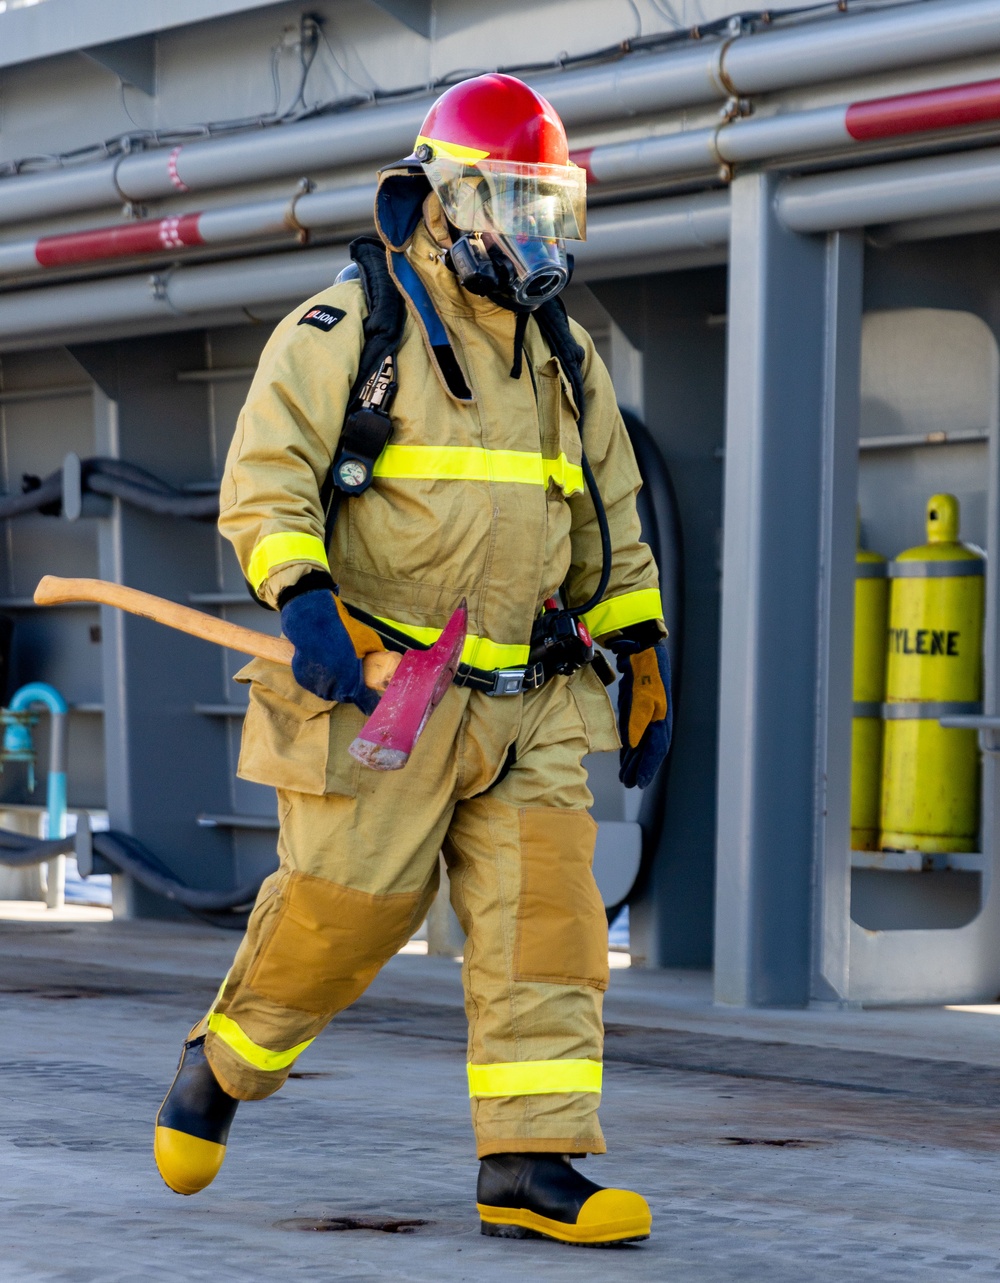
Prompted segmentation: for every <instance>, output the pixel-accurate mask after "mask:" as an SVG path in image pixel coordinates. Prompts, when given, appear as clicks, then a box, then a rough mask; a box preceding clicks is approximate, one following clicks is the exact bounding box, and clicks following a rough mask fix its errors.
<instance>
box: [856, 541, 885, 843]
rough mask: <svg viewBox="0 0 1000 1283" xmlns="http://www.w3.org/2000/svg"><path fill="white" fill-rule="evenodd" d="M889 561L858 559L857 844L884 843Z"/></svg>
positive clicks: (866, 555)
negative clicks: (882, 812) (881, 806)
mask: <svg viewBox="0 0 1000 1283" xmlns="http://www.w3.org/2000/svg"><path fill="white" fill-rule="evenodd" d="M887 572H888V564H887V562H886V559H885V558H884V557H882V556H880V555H879V553H877V552H869V551H868V550H867V549H865V548H861V547H859V548H858V550H857V553H856V554H855V558H854V720H853V721H852V723H851V848H852V850H855V851H874V850H875V849H876V848H877V847H878V808H879V791H880V788H881V783H882V701H883V700H884V699H885V627H886V616H887V614H888V609H889V580H888V578H887Z"/></svg>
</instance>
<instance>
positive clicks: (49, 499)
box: [0, 470, 62, 520]
mask: <svg viewBox="0 0 1000 1283" xmlns="http://www.w3.org/2000/svg"><path fill="white" fill-rule="evenodd" d="M50 503H56V504H61V503H62V471H61V470H60V471H59V472H54V473H53V474H52V476H51V477H46V478H45V480H44V481H43V482H42V483H41V485H38V486H35V488H34V489H33V490H25V492H24V493H23V494H14V495H4V496H3V497H2V498H0V520H3V519H4V518H5V517H19V516H20V515H21V514H22V513H23V512H34V511H35V510H36V509H38V508H44V507H45V506H46V504H50Z"/></svg>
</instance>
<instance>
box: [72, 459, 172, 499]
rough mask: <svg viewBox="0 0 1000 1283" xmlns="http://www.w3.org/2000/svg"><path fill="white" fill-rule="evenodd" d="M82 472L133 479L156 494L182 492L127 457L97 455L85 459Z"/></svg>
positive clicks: (123, 479)
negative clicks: (114, 457)
mask: <svg viewBox="0 0 1000 1283" xmlns="http://www.w3.org/2000/svg"><path fill="white" fill-rule="evenodd" d="M80 470H81V473H83V475H84V476H87V475H89V474H90V473H94V472H101V473H103V474H104V476H106V477H119V478H121V480H122V481H133V482H135V483H136V485H141V486H145V487H146V489H147V490H153V491H155V492H156V494H180V493H182V492H181V491H179V490H177V489H176V487H174V486H172V485H170V483H169V482H167V481H164V480H163V479H162V478H160V477H156V476H154V475H153V473H152V472H147V471H146V469H145V468H140V467H139V465H138V464H137V463H129V461H128V460H127V459H108V458H104V457H102V456H96V457H95V458H92V459H85V460H83V461H82V462H81V465H80Z"/></svg>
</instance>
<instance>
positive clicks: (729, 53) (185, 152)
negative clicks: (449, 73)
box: [0, 0, 1000, 222]
mask: <svg viewBox="0 0 1000 1283" xmlns="http://www.w3.org/2000/svg"><path fill="white" fill-rule="evenodd" d="M998 48H1000V7H998V5H997V4H996V0H925V2H924V3H921V4H919V5H918V4H910V5H901V6H899V7H898V8H894V9H892V10H890V11H888V12H885V13H874V14H859V15H849V16H847V17H843V18H836V19H831V20H829V21H825V22H817V23H812V24H809V25H808V26H805V27H802V28H800V29H796V30H782V31H771V32H764V33H760V34H755V35H752V36H739V37H734V38H732V39H729V40H719V41H712V42H705V43H704V44H697V45H692V46H689V47H687V48H684V49H682V50H677V51H672V52H667V53H659V54H645V53H636V54H634V55H632V56H630V57H628V58H623V59H622V60H620V61H617V62H613V63H609V64H604V65H601V66H597V67H591V68H588V69H586V70H583V71H573V72H565V73H558V74H551V75H548V76H541V77H535V78H533V80H532V83H533V84H535V85H536V87H537V88H538V89H539V90H540V91H541V92H542V93H544V94H545V96H546V97H547V98H549V99H550V100H551V101H552V103H553V105H554V106H555V107H556V109H557V110H558V111H559V112H560V113H561V114H562V116H563V119H564V120H565V122H566V123H567V125H569V126H571V127H572V126H575V125H582V124H588V125H589V124H593V123H595V122H599V121H603V120H609V119H620V118H621V117H622V116H634V115H650V114H653V113H656V112H660V111H668V110H672V109H675V108H679V107H684V106H691V105H695V104H698V103H708V102H713V101H717V100H720V99H723V98H726V97H729V96H741V95H749V94H757V93H769V92H774V91H777V90H781V89H785V88H789V87H792V86H797V85H805V84H809V83H812V82H814V81H822V80H831V79H837V78H840V77H857V76H860V75H868V74H871V73H873V72H877V71H890V70H893V69H897V68H901V67H908V66H916V65H920V64H925V63H929V62H938V61H943V60H945V59H949V58H960V57H966V56H973V55H982V54H984V53H987V52H989V51H990V50H995V49H998ZM430 101H431V98H430V97H427V98H419V99H413V100H410V101H407V102H405V103H396V104H393V105H392V106H376V107H370V108H361V109H358V110H355V111H351V112H345V113H337V114H331V115H328V116H321V117H319V118H317V119H314V120H309V121H303V122H302V123H300V124H294V125H281V126H275V127H273V128H271V129H265V130H261V131H258V132H254V133H247V134H241V135H239V136H237V137H231V138H226V139H221V140H214V141H205V142H196V143H188V144H183V145H179V146H176V147H174V148H172V149H170V150H169V151H168V150H167V149H166V148H162V149H159V150H155V151H148V152H135V153H131V154H128V155H126V156H123V157H120V158H119V159H117V160H116V161H114V162H107V163H103V164H100V165H93V166H90V165H86V166H85V165H80V166H77V167H72V168H66V169H63V170H60V171H58V172H57V173H45V174H26V175H19V176H17V177H13V178H7V179H4V180H2V182H0V192H2V200H0V222H20V221H24V220H28V219H32V218H40V217H45V216H49V215H53V214H66V213H70V212H73V211H75V210H82V209H94V208H100V207H110V206H113V205H116V204H120V203H122V202H128V201H135V202H141V201H145V200H156V199H160V198H163V197H168V196H174V195H177V194H178V193H186V192H189V191H196V190H208V189H213V188H221V187H226V186H232V185H234V184H239V183H245V182H250V181H254V180H261V179H266V178H279V177H281V176H283V175H294V174H301V173H303V172H308V171H310V170H314V171H315V170H322V171H329V170H331V169H336V168H337V167H339V166H345V165H351V164H359V163H363V162H367V161H372V160H376V159H384V160H387V159H391V158H392V157H393V156H396V155H400V154H402V153H403V152H404V151H407V150H408V149H409V147H410V146H411V144H412V142H413V138H414V137H415V135H416V132H417V129H418V128H419V125H420V123H421V121H422V119H423V116H424V113H425V112H426V110H427V108H428V106H429V105H430ZM706 132H707V133H708V134H711V133H712V132H713V131H706ZM678 145H679V144H678ZM684 145H685V146H690V147H693V148H694V149H695V150H697V145H698V144H697V143H692V142H686V143H685V144H684Z"/></svg>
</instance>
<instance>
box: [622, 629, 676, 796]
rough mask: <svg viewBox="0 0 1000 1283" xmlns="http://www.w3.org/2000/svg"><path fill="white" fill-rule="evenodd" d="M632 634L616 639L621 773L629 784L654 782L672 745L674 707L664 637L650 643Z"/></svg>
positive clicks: (626, 784)
mask: <svg viewBox="0 0 1000 1283" xmlns="http://www.w3.org/2000/svg"><path fill="white" fill-rule="evenodd" d="M639 646H640V643H639V642H637V641H636V640H633V639H632V638H630V637H629V636H628V632H627V630H626V631H624V632H623V634H622V637H621V638H620V639H619V640H617V641H615V642H613V643H612V644H611V648H612V650H613V651H614V653H615V661H616V663H617V665H618V671H619V673H621V681H620V682H619V683H618V730H619V734H620V735H621V740H622V751H621V765H620V767H619V770H618V778H619V779H620V780H621V782H622V783H623V784H624V785H625V787H626V788H627V789H631V788H635V787H636V785H638V786H639V788H645V787H646V786H647V785H648V784H650V783H651V782H652V779H653V776H654V775H655V774H656V772H657V770H658V769H659V767H660V765H661V764H662V762H663V759H664V758H665V757H666V756H667V753H668V751H669V749H670V737H671V734H672V733H673V722H674V709H673V702H672V700H671V697H670V656H669V655H668V653H667V644H666V642H665V641H662V640H661V641H657V642H656V643H655V644H653V645H645V646H643V647H642V648H641V649H640V648H639Z"/></svg>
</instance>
